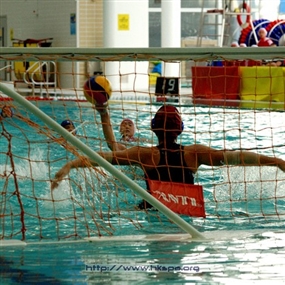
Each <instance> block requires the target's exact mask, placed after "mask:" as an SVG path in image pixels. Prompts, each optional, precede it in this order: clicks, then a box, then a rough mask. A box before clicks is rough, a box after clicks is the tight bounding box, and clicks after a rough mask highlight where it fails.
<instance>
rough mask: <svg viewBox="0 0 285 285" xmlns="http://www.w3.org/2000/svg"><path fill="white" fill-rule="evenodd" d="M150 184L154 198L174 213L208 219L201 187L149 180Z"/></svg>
mask: <svg viewBox="0 0 285 285" xmlns="http://www.w3.org/2000/svg"><path fill="white" fill-rule="evenodd" d="M148 183H149V188H150V193H151V194H152V196H153V197H155V198H156V199H157V200H159V201H160V202H161V203H162V204H164V205H165V206H167V207H168V208H169V209H171V210H172V211H173V212H175V213H177V214H183V215H187V216H192V217H203V218H205V217H206V213H205V206H204V195H203V187H202V186H201V185H191V184H183V183H177V182H164V181H157V180H148Z"/></svg>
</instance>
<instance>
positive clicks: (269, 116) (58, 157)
mask: <svg viewBox="0 0 285 285" xmlns="http://www.w3.org/2000/svg"><path fill="white" fill-rule="evenodd" d="M37 104H38V105H39V107H40V108H41V109H42V110H43V111H44V112H45V113H47V114H49V115H50V116H51V117H53V118H54V119H56V120H57V121H58V122H60V121H61V120H63V119H65V118H67V117H68V118H72V119H73V120H74V122H75V124H76V125H77V126H79V128H78V130H77V131H78V135H79V138H80V139H81V140H82V141H84V142H86V144H87V145H89V146H91V147H92V148H94V149H95V150H100V149H107V146H106V145H105V143H104V141H103V138H102V132H101V128H100V125H99V121H98V118H97V117H96V114H95V113H94V110H92V109H91V108H90V106H88V105H84V104H83V103H80V104H77V103H74V102H37ZM15 107H16V112H20V113H21V114H22V115H23V116H24V117H28V118H29V119H30V120H31V121H34V122H36V123H38V124H39V125H40V126H41V127H42V130H45V129H44V125H43V124H41V122H40V121H39V120H38V119H37V118H35V117H34V116H33V115H31V114H27V113H26V112H25V110H23V109H22V108H21V107H20V106H15ZM157 107H158V106H156V105H147V104H145V105H135V104H134V105H129V104H128V105H124V106H122V105H115V104H114V105H110V108H111V114H112V121H113V124H114V128H115V134H116V136H117V137H118V135H119V134H118V126H119V123H120V121H121V119H122V117H124V116H128V117H130V118H131V119H133V120H134V121H135V122H136V125H137V129H138V133H139V135H140V136H142V137H144V138H148V139H150V140H152V139H153V137H152V136H153V135H152V133H151V131H150V127H149V122H150V119H151V118H152V116H153V113H154V112H155V110H156V109H157ZM78 108H80V110H79V109H78ZM180 110H181V112H182V118H183V121H184V125H185V130H184V133H183V135H182V136H181V140H182V142H183V143H203V144H207V145H210V146H212V147H216V148H229V149H239V148H246V149H250V150H254V151H259V152H262V153H265V154H268V155H273V154H275V155H277V156H279V157H281V158H284V144H283V142H284V136H285V135H284V128H285V126H284V123H283V122H284V113H283V112H276V111H272V112H268V111H263V110H255V111H254V110H237V109H223V108H211V107H205V106H204V107H200V106H190V105H189V106H186V105H184V106H182V107H181V109H180ZM94 122H96V124H94ZM3 124H4V125H3V126H4V127H3V126H2V135H1V138H0V144H1V159H0V170H1V172H0V173H1V175H2V176H3V177H2V179H1V182H0V183H1V189H4V190H3V192H2V196H1V207H0V209H1V214H3V213H5V214H7V213H8V214H9V215H8V217H9V219H6V218H5V220H4V221H3V219H2V222H1V227H2V235H5V239H9V238H13V239H16V240H21V238H22V234H21V228H22V223H21V219H20V218H18V217H21V212H20V211H19V207H18V205H19V203H18V200H17V197H18V196H17V195H12V194H13V193H15V189H19V193H20V196H21V201H22V203H23V207H24V213H25V215H24V217H25V227H26V228H27V230H26V231H25V241H26V242H27V245H25V246H24V245H18V246H15V245H13V246H7V247H6V246H5V247H0V250H1V269H0V272H1V279H2V280H1V281H2V283H3V284H15V283H17V282H21V283H27V284H31V283H37V284H42V283H54V284H65V283H66V284H133V283H136V284H167V283H169V284H176V283H180V284H189V283H190V282H192V283H193V282H195V283H196V284H207V283H208V284H229V283H230V282H231V283H233V282H236V283H237V282H240V281H243V280H251V282H252V283H251V284H253V282H255V281H258V280H259V281H264V282H268V280H271V282H273V281H276V282H277V281H280V282H281V281H282V280H283V279H285V273H284V270H283V269H282V268H283V267H282V266H283V264H284V258H285V251H284V241H285V234H284V233H283V230H282V229H283V228H284V219H283V217H284V213H285V199H284V179H285V175H284V174H283V173H281V171H278V170H277V169H276V168H274V167H272V168H270V167H264V168H256V167H254V168H252V167H249V168H245V169H244V168H241V167H232V168H228V167H223V166H222V167H219V168H215V169H211V168H209V167H202V168H201V169H200V170H199V172H198V174H197V175H196V177H195V179H196V182H197V183H200V184H202V185H203V187H204V195H205V202H206V212H207V218H206V219H192V218H187V217H185V220H186V221H189V222H190V223H191V224H193V225H194V226H195V228H197V229H198V230H199V231H201V232H202V233H203V234H204V235H205V236H206V238H207V240H206V241H201V240H200V241H191V240H190V241H189V240H181V241H177V240H171V238H169V239H170V240H157V239H156V240H151V238H149V239H141V240H140V238H139V236H141V235H144V236H146V237H151V235H154V234H173V235H176V234H181V235H182V236H183V234H184V233H183V232H182V231H181V230H180V229H179V228H177V226H176V225H174V224H173V223H170V222H169V221H168V219H166V218H165V217H163V216H162V215H159V214H158V213H150V214H146V213H144V212H139V213H135V212H134V211H130V209H131V207H132V205H133V204H136V203H137V202H138V201H140V199H139V197H136V195H134V194H133V193H132V191H131V190H126V191H124V192H122V193H121V192H118V189H122V188H123V187H124V186H123V185H122V184H121V183H120V182H119V181H116V183H115V184H116V186H114V181H112V182H111V184H113V185H112V187H115V189H114V188H113V190H115V191H114V192H115V193H116V194H110V193H111V192H110V191H107V190H109V188H108V187H111V186H110V185H108V181H109V179H110V177H109V176H108V174H107V173H103V174H102V173H101V174H100V173H99V174H98V173H95V172H94V171H90V172H89V171H88V170H85V171H78V172H77V171H74V172H72V174H71V179H70V180H68V181H64V182H63V183H62V184H61V185H60V189H59V191H57V192H56V193H55V194H54V196H53V197H51V194H50V184H49V183H50V180H49V179H50V178H51V177H53V175H54V173H55V172H56V170H57V169H59V167H61V166H62V165H63V163H64V162H66V161H67V160H69V159H71V158H72V157H73V155H72V154H71V153H70V152H67V151H66V150H65V149H64V147H62V145H59V144H56V143H54V142H53V141H51V140H50V137H47V133H49V131H46V132H45V133H39V131H38V130H39V128H38V127H37V128H35V127H34V126H30V125H29V124H27V123H26V122H23V121H22V120H20V119H19V118H17V117H14V118H12V119H7V120H6V121H5V122H4V123H3ZM3 128H4V129H3ZM35 129H36V131H35ZM8 134H11V137H9V135H8ZM50 134H51V135H54V134H53V133H52V132H50ZM148 144H151V143H148ZM19 146H20V147H19ZM9 147H10V148H11V153H12V154H13V162H14V166H13V167H14V168H13V170H14V171H15V173H17V176H16V178H15V176H13V175H10V176H9V177H8V178H7V173H11V167H12V164H11V156H9V155H8V156H7V150H8V149H9ZM27 157H28V158H29V160H27V159H26V158H27ZM7 158H8V160H7ZM123 171H124V172H125V173H126V175H128V176H129V177H134V178H136V179H137V180H138V183H141V185H142V186H143V185H144V184H143V181H140V180H139V177H140V176H141V175H142V174H141V172H140V170H139V169H137V168H131V170H130V169H129V168H123ZM4 173H6V174H5V175H6V176H5V175H3V174H4ZM83 176H84V180H83V178H82V177H83ZM30 177H33V179H30ZM86 177H87V179H86ZM15 185H16V187H15ZM92 187H96V189H101V190H102V193H101V195H100V196H95V195H93V192H92ZM82 190H84V191H82ZM105 190H106V191H105ZM31 193H32V194H31ZM91 194H92V195H91ZM121 196H127V198H126V197H121ZM11 197H12V198H11ZM102 197H103V200H102ZM99 198H100V199H101V200H100V199H99ZM7 201H9V203H7ZM126 201H128V203H126ZM105 202H106V203H105ZM98 204H100V205H101V206H100V210H98V208H97V207H98ZM4 205H8V206H9V207H6V206H5V209H4V207H3V206H4ZM107 205H111V206H112V207H111V209H108V207H107ZM17 209H18V210H17ZM13 215H14V216H15V217H16V218H15V219H13V225H12V224H11V221H12V218H11V217H12V216H13ZM134 216H135V218H134ZM54 217H56V218H57V219H54ZM99 217H100V221H99ZM49 218H53V219H52V220H50V219H49ZM74 221H76V223H75V222H74ZM95 222H96V223H95ZM99 232H100V233H101V234H102V235H103V236H109V234H111V235H112V236H115V237H117V240H116V239H114V238H113V239H112V238H111V239H110V240H107V241H106V240H105V241H103V240H101V241H95V242H91V243H90V242H86V241H84V240H83V238H84V237H86V236H98V233H99ZM126 235H127V236H132V237H133V238H130V239H129V240H127V238H124V239H120V238H119V237H120V236H126ZM134 236H136V237H134ZM170 237H171V236H170ZM138 266H141V267H138ZM107 267H108V268H107ZM175 268H176V269H175ZM179 268H180V269H181V268H184V271H183V272H180V270H179ZM111 269H112V270H111ZM274 284H275V283H274Z"/></svg>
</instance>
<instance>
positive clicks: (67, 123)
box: [60, 120, 74, 128]
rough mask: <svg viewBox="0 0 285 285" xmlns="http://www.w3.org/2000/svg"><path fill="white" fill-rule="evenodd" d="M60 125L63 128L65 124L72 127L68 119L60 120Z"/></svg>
mask: <svg viewBox="0 0 285 285" xmlns="http://www.w3.org/2000/svg"><path fill="white" fill-rule="evenodd" d="M60 125H61V126H62V127H63V128H65V127H66V126H69V125H72V126H73V127H74V124H73V122H72V121H70V120H64V121H62V122H61V124H60Z"/></svg>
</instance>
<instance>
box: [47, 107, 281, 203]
mask: <svg viewBox="0 0 285 285" xmlns="http://www.w3.org/2000/svg"><path fill="white" fill-rule="evenodd" d="M151 129H152V131H153V132H154V133H155V135H156V136H157V139H158V145H157V146H151V147H143V146H133V147H130V148H125V149H124V150H118V149H115V150H113V151H110V152H98V154H99V155H100V156H101V157H103V158H104V159H106V160H107V161H108V162H109V163H111V164H113V165H138V166H140V167H141V169H142V170H143V172H144V175H145V178H146V188H147V190H148V191H149V183H148V182H149V181H152V180H153V181H165V182H169V183H171V182H176V183H182V184H183V185H184V184H189V185H193V184H194V177H193V175H194V174H195V173H196V172H197V170H198V168H199V167H200V166H201V165H209V166H221V165H240V166H276V167H279V168H280V169H281V170H282V171H284V172H285V161H284V160H282V159H280V158H277V157H270V156H266V155H261V154H257V153H254V152H249V151H243V150H240V151H232V150H226V149H222V150H217V149H214V148H211V147H208V146H205V145H201V144H193V145H185V146H184V145H180V144H177V142H176V140H177V137H178V136H179V135H180V134H181V133H182V131H183V122H182V119H181V116H180V114H179V112H178V110H177V109H176V108H175V107H174V106H171V105H163V106H162V107H161V108H159V110H158V111H157V113H156V114H155V116H154V118H153V119H152V121H151ZM86 161H87V162H86ZM90 165H93V166H95V167H96V166H98V164H97V163H96V162H95V161H90V159H89V158H86V157H84V158H82V157H81V158H77V159H75V160H72V161H69V162H67V163H66V164H65V165H64V166H63V167H62V168H61V169H60V170H59V171H58V172H57V173H56V174H55V177H54V179H53V180H52V183H51V189H52V190H54V189H55V188H56V187H58V184H59V182H60V181H61V180H62V179H63V178H64V177H65V176H66V175H68V174H69V172H70V171H71V169H73V168H81V167H89V166H90ZM149 207H150V205H149V204H148V203H146V202H142V203H141V204H140V205H139V208H140V209H146V208H149Z"/></svg>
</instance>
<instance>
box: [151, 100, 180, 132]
mask: <svg viewBox="0 0 285 285" xmlns="http://www.w3.org/2000/svg"><path fill="white" fill-rule="evenodd" d="M183 127H184V126H183V122H182V119H181V116H180V114H179V111H178V110H177V109H176V107H174V106H171V105H164V106H162V107H161V108H160V109H159V110H158V111H157V112H156V114H155V116H154V118H153V119H152V122H151V128H152V131H153V132H154V133H155V134H156V135H158V136H160V135H162V134H163V133H165V134H166V136H169V137H177V136H179V135H180V134H181V133H182V131H183Z"/></svg>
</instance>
